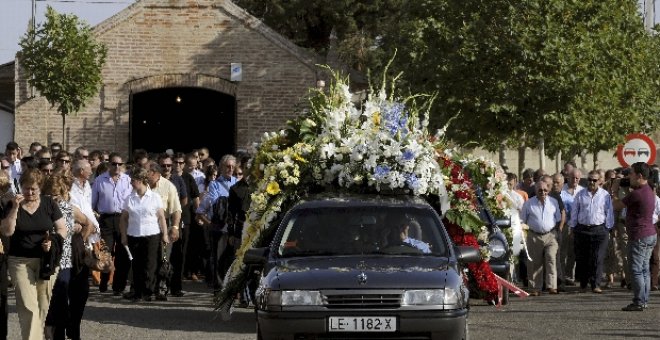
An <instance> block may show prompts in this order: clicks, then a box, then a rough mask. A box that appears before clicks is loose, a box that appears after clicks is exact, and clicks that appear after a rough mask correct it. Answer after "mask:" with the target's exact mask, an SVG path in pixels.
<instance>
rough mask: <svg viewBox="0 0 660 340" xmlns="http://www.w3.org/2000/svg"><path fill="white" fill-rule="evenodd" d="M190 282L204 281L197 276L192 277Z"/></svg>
mask: <svg viewBox="0 0 660 340" xmlns="http://www.w3.org/2000/svg"><path fill="white" fill-rule="evenodd" d="M190 280H191V281H193V282H201V281H202V280H200V279H199V277H197V275H196V274H192V275H190Z"/></svg>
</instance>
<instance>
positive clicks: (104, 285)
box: [99, 282, 108, 293]
mask: <svg viewBox="0 0 660 340" xmlns="http://www.w3.org/2000/svg"><path fill="white" fill-rule="evenodd" d="M107 291H108V284H107V283H103V282H101V283H100V284H99V292H101V293H105V292H107Z"/></svg>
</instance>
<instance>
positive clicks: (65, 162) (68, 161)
mask: <svg viewBox="0 0 660 340" xmlns="http://www.w3.org/2000/svg"><path fill="white" fill-rule="evenodd" d="M57 161H58V162H62V163H64V164H67V163H71V160H70V159H58V160H57Z"/></svg>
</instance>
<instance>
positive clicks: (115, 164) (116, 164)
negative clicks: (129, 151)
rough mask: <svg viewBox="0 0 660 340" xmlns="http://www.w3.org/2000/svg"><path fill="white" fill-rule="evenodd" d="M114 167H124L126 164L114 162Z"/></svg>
mask: <svg viewBox="0 0 660 340" xmlns="http://www.w3.org/2000/svg"><path fill="white" fill-rule="evenodd" d="M110 164H111V165H112V166H122V165H124V163H118V162H112V163H110Z"/></svg>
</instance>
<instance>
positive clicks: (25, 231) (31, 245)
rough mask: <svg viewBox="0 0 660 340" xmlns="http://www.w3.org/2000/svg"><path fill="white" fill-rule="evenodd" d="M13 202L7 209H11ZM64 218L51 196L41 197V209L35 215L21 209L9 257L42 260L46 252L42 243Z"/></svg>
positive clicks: (12, 237) (11, 239) (11, 240)
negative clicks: (56, 223)
mask: <svg viewBox="0 0 660 340" xmlns="http://www.w3.org/2000/svg"><path fill="white" fill-rule="evenodd" d="M12 204H13V203H12V202H10V203H9V206H8V207H7V209H11V206H12ZM60 218H62V211H60V207H59V206H58V205H57V203H55V201H54V200H53V199H52V198H51V197H49V196H41V202H40V203H39V207H38V208H37V210H35V212H34V213H33V214H30V213H29V212H27V211H26V210H25V209H23V208H21V207H19V208H18V215H17V217H16V230H15V231H14V234H13V235H12V236H11V238H10V241H9V242H10V245H9V255H11V256H17V257H29V258H40V257H41V256H42V255H43V253H44V251H43V248H41V243H42V242H43V241H44V239H45V238H46V233H47V232H50V231H52V230H53V225H54V222H55V221H57V220H59V219H60Z"/></svg>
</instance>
